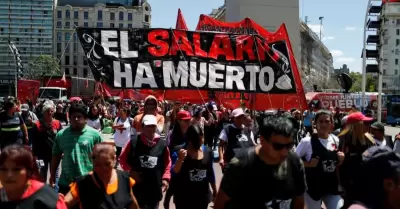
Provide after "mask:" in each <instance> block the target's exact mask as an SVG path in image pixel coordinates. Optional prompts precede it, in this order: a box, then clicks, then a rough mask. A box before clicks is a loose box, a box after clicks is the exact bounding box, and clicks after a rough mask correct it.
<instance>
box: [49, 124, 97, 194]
mask: <svg viewBox="0 0 400 209" xmlns="http://www.w3.org/2000/svg"><path fill="white" fill-rule="evenodd" d="M101 142H103V137H102V136H101V134H100V133H99V132H98V131H97V130H96V129H94V128H91V127H89V126H86V127H85V128H84V129H83V130H82V132H81V133H78V132H73V131H72V130H71V128H70V127H68V128H65V129H63V130H61V131H60V132H58V133H57V136H56V138H55V141H54V146H53V156H60V155H61V154H64V157H63V159H62V163H61V168H62V172H61V177H60V180H59V185H60V186H65V187H67V186H69V184H70V183H72V182H73V181H74V180H75V179H76V178H77V177H80V176H83V175H86V174H88V173H89V172H90V171H92V170H93V164H92V161H91V157H90V155H91V153H92V151H93V147H94V145H95V144H98V143H101Z"/></svg>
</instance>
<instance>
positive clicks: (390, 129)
mask: <svg viewBox="0 0 400 209" xmlns="http://www.w3.org/2000/svg"><path fill="white" fill-rule="evenodd" d="M398 133H400V127H392V126H385V134H386V135H391V136H392V137H393V139H394V136H395V135H396V134H398ZM103 136H104V139H105V140H112V137H111V135H103ZM214 171H215V175H216V179H217V187H218V186H219V183H220V181H221V178H222V172H221V167H220V166H219V164H218V163H214ZM163 201H164V200H163ZM163 201H162V202H161V203H160V209H164V207H163V205H162V203H163ZM208 208H209V209H212V208H213V203H211V204H210V205H209V207H208ZM170 209H175V205H174V204H173V202H172V200H171V202H170Z"/></svg>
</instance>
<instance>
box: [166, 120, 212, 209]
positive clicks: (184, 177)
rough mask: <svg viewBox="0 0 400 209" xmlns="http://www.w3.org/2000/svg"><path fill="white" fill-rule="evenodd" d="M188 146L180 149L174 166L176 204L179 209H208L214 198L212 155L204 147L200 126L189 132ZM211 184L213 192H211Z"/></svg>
mask: <svg viewBox="0 0 400 209" xmlns="http://www.w3.org/2000/svg"><path fill="white" fill-rule="evenodd" d="M186 138H187V139H188V143H187V144H186V146H185V149H181V150H179V155H178V160H177V161H176V163H175V164H174V166H173V167H172V169H171V170H172V172H171V173H172V175H174V180H175V182H174V190H173V194H174V203H175V207H176V209H187V208H191V209H207V207H208V204H209V203H210V202H211V200H212V199H213V198H211V197H215V195H216V192H217V189H216V185H215V173H214V169H213V153H212V150H211V148H207V147H206V146H204V144H203V143H204V132H203V130H202V129H201V127H200V126H198V125H193V126H190V127H189V128H188V130H187V132H186ZM210 185H211V188H212V190H213V191H212V193H211V191H210Z"/></svg>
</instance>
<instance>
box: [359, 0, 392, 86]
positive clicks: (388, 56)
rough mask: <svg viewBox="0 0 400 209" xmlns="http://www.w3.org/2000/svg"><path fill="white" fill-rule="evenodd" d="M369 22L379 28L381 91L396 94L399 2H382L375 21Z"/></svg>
mask: <svg viewBox="0 0 400 209" xmlns="http://www.w3.org/2000/svg"><path fill="white" fill-rule="evenodd" d="M374 22H376V23H374ZM371 24H377V25H378V26H379V28H380V30H379V32H378V33H379V34H378V35H379V39H380V43H381V45H380V48H379V52H378V53H379V54H380V56H381V61H382V69H381V73H382V76H383V77H382V81H383V82H382V91H383V92H384V93H397V94H398V93H400V2H387V3H386V4H384V5H383V6H382V11H381V15H380V17H379V18H378V20H377V21H371ZM370 28H371V27H370ZM368 39H370V37H368ZM367 42H368V41H367ZM367 55H368V53H367ZM367 69H368V68H367Z"/></svg>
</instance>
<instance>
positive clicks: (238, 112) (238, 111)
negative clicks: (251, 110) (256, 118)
mask: <svg viewBox="0 0 400 209" xmlns="http://www.w3.org/2000/svg"><path fill="white" fill-rule="evenodd" d="M241 115H244V112H243V109H242V108H237V109H234V110H233V111H232V113H231V117H233V118H236V117H239V116H241Z"/></svg>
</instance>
